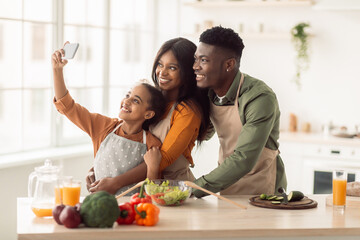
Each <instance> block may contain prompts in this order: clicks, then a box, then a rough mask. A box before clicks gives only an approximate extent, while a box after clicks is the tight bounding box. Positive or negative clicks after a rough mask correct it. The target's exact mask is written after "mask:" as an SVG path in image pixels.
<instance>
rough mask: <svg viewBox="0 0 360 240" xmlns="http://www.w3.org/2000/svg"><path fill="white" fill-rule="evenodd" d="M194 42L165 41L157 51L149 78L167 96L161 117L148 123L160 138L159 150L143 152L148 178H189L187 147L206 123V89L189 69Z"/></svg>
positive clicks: (202, 132) (198, 138)
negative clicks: (201, 86)
mask: <svg viewBox="0 0 360 240" xmlns="http://www.w3.org/2000/svg"><path fill="white" fill-rule="evenodd" d="M195 51H196V45H195V44H194V43H193V42H191V41H189V40H187V39H185V38H174V39H171V40H169V41H167V42H165V43H164V44H163V45H162V46H161V48H160V50H159V51H158V53H157V55H156V58H155V61H154V65H153V70H152V78H153V82H154V83H155V85H156V86H157V87H159V88H160V89H161V91H162V93H163V95H164V97H165V98H166V100H167V111H166V114H165V117H164V118H163V119H162V120H161V121H160V122H159V123H158V124H154V125H151V126H150V131H151V132H152V133H153V134H154V135H155V136H157V137H158V138H159V139H160V140H161V141H162V142H163V144H162V146H161V149H160V151H159V150H158V149H157V148H152V149H150V150H149V151H148V152H147V153H146V155H145V161H146V163H147V164H148V170H147V172H148V174H147V176H148V178H150V179H154V178H158V177H159V176H160V177H162V178H166V179H176V180H190V181H193V180H194V179H195V178H194V176H193V174H192V172H191V170H190V169H189V167H190V166H194V162H193V159H192V157H191V150H192V149H193V147H194V145H195V141H198V143H200V142H201V141H202V140H204V138H205V135H206V132H207V129H208V127H209V124H210V119H209V111H210V110H209V109H210V103H209V99H208V96H207V90H206V89H203V90H201V89H199V88H198V87H197V86H196V77H195V74H194V70H193V63H194V54H195Z"/></svg>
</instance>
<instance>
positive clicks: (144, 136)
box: [143, 130, 146, 145]
mask: <svg viewBox="0 0 360 240" xmlns="http://www.w3.org/2000/svg"><path fill="white" fill-rule="evenodd" d="M143 144H145V145H146V131H145V130H143Z"/></svg>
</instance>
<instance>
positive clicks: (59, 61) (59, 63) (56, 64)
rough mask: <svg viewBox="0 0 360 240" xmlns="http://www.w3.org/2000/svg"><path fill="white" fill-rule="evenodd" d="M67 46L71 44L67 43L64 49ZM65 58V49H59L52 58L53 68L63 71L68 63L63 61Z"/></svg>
mask: <svg viewBox="0 0 360 240" xmlns="http://www.w3.org/2000/svg"><path fill="white" fill-rule="evenodd" d="M66 44H70V43H69V42H65V44H64V47H65V45H66ZM64 56H65V51H64V49H63V48H62V49H59V50H56V51H55V52H54V53H53V54H52V56H51V64H52V66H53V68H54V69H62V68H63V67H64V66H65V65H66V64H67V63H68V60H66V59H63V57H64Z"/></svg>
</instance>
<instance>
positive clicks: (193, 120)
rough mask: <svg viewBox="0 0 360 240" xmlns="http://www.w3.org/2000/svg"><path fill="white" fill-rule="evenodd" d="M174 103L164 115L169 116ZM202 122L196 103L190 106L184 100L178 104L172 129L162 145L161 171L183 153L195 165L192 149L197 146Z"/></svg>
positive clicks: (171, 121)
mask: <svg viewBox="0 0 360 240" xmlns="http://www.w3.org/2000/svg"><path fill="white" fill-rule="evenodd" d="M173 104H174V102H171V103H169V104H168V106H167V111H166V113H165V114H164V116H167V114H168V113H169V111H170V109H171V107H172V106H173ZM200 124H201V114H200V112H199V110H198V108H197V106H195V104H193V105H191V106H189V105H188V104H186V103H184V102H182V103H180V104H178V105H177V106H176V108H175V109H174V111H173V113H172V116H171V120H170V130H169V132H168V134H167V135H166V137H165V140H164V142H163V143H162V146H161V154H162V159H161V163H160V172H162V171H163V170H164V169H165V168H166V167H168V166H169V165H171V164H172V163H173V162H175V160H176V159H178V158H179V156H180V155H181V154H182V155H183V156H184V157H185V158H186V159H187V160H188V161H189V163H190V164H191V165H192V166H193V165H194V162H193V159H192V157H191V150H192V149H193V147H194V146H195V141H196V139H197V136H198V134H199V128H200Z"/></svg>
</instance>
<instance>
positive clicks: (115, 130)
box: [112, 123, 122, 133]
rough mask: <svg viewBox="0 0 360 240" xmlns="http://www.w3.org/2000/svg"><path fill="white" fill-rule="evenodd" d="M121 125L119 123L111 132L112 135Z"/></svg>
mask: <svg viewBox="0 0 360 240" xmlns="http://www.w3.org/2000/svg"><path fill="white" fill-rule="evenodd" d="M121 124H122V123H120V124H119V125H117V126H116V128H115V129H114V130H113V131H112V133H115V131H116V130H118V128H119V127H120V126H121Z"/></svg>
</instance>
